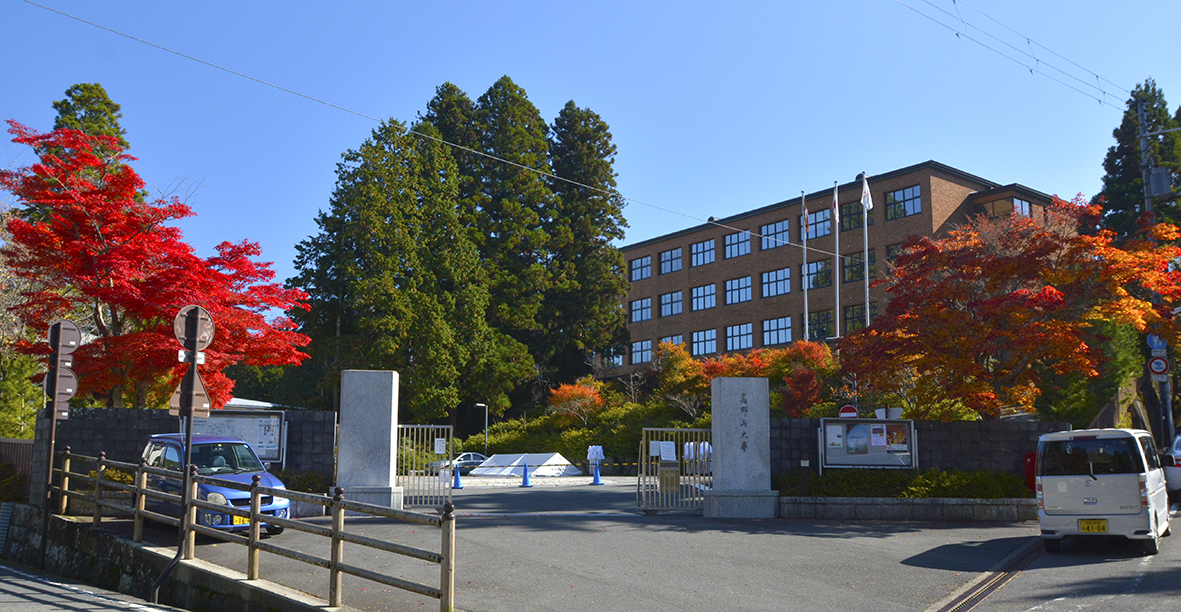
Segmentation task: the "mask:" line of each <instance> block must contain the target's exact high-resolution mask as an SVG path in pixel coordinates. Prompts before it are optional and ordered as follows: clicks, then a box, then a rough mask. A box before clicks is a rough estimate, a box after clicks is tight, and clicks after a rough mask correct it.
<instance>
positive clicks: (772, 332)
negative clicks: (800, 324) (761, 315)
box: [763, 315, 791, 346]
mask: <svg viewBox="0 0 1181 612" xmlns="http://www.w3.org/2000/svg"><path fill="white" fill-rule="evenodd" d="M784 321H786V322H787V324H786V325H785V326H784V325H782V323H783V322H784ZM771 323H776V324H778V325H776V326H775V327H772V326H771V325H770V324H771ZM775 337H784V339H783V341H782V342H775V341H772V340H773V338H775ZM782 344H791V315H787V316H785V317H777V318H774V319H763V346H779V345H782Z"/></svg>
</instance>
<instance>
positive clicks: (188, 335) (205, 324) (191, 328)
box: [172, 306, 214, 351]
mask: <svg viewBox="0 0 1181 612" xmlns="http://www.w3.org/2000/svg"><path fill="white" fill-rule="evenodd" d="M190 318H192V319H193V320H194V324H190V323H189V319H190ZM172 333H173V334H175V335H176V339H177V340H180V342H181V344H184V343H185V341H187V340H193V341H194V342H196V344H197V346H196V347H195V348H196V350H198V351H202V350H205V348H206V347H208V346H209V344H210V343H211V342H213V333H214V326H213V317H211V316H209V311H208V310H205V309H204V308H201V307H200V306H185V307H184V308H181V309H180V312H178V313H176V318H175V319H173V320H172ZM186 348H187V347H186Z"/></svg>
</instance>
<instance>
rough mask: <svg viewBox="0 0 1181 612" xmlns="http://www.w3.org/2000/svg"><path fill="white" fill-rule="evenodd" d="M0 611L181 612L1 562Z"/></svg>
mask: <svg viewBox="0 0 1181 612" xmlns="http://www.w3.org/2000/svg"><path fill="white" fill-rule="evenodd" d="M0 610H4V611H5V612H50V611H54V612H57V611H60V610H70V611H72V612H87V611H90V610H133V611H135V612H183V611H181V610H179V609H178V608H171V607H168V606H158V605H155V604H148V603H145V602H144V601H143V600H142V599H136V598H134V597H129V596H127V595H123V594H122V593H113V592H111V591H104V590H102V589H97V588H95V587H92V586H88V585H85V584H81V583H78V582H75V581H72V580H66V579H65V578H58V577H56V576H51V575H49V574H44V573H42V572H39V571H37V570H34V569H29V568H25V567H20V566H16V565H12V564H10V563H8V562H6V561H0Z"/></svg>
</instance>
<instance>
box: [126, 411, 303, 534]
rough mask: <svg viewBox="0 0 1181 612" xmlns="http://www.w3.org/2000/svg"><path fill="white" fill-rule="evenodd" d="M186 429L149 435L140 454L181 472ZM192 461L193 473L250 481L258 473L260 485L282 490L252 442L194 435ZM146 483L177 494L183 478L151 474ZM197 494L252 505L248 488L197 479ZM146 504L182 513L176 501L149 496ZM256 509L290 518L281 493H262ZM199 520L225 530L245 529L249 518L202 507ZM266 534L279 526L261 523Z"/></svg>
mask: <svg viewBox="0 0 1181 612" xmlns="http://www.w3.org/2000/svg"><path fill="white" fill-rule="evenodd" d="M184 441H185V437H184V434H156V435H154V436H150V437H148V444H147V446H146V447H144V452H143V458H144V459H146V460H147V462H148V466H149V467H155V468H163V469H169V470H176V471H180V469H181V462H182V461H183V458H184V451H183V448H184ZM193 465H196V466H197V474H199V475H202V476H211V477H213V478H221V479H225V480H232V481H234V482H240V483H242V484H246V485H249V484H250V483H252V482H253V481H254V475H255V474H258V475H259V476H261V477H262V478H261V480H260V481H259V484H260V485H261V486H264V487H271V488H276V489H285V488H286V487H285V486H284V485H283V483H282V482H281V481H280V480H279V479H278V478H275V477H274V476H273V475H271V474H270V473H269V472H267V470H266V467H265V466H263V463H262V461H259V459H258V455H256V454H255V453H254V449H252V448H250V445H249V444H247V443H245V442H243V441H242V440H239V439H238V438H228V437H223V436H206V435H197V434H194V435H193ZM148 488H151V489H155V490H157V491H163V492H165V493H172V494H174V495H180V489H181V483H180V481H178V480H175V479H172V478H164V477H163V476H156V475H154V474H149V475H148ZM197 498H198V499H201V500H205V501H208V502H210V503H214V504H224V505H227V506H233V507H235V508H242V509H245V510H249V509H250V492H249V491H240V490H238V489H231V488H228V487H219V486H215V485H207V484H204V483H198V485H197ZM145 503H146V506H147V508H148V509H149V510H151V511H153V512H158V513H160V514H167V515H169V516H180V506H179V505H177V504H173V503H169V502H165V501H162V500H159V499H154V498H152V497H148V498H147V500H146V502H145ZM260 512H261V513H262V514H265V515H269V516H275V517H278V518H288V517H289V516H290V512H291V500H289V499H287V498H285V497H273V496H270V495H264V496H263V497H262V507H261V510H260ZM197 522H198V523H200V524H201V525H204V526H206V527H213V528H215V529H225V530H227V531H232V530H238V529H247V528H249V527H250V521H249V520H248V519H246V518H244V517H240V516H234V515H232V514H223V513H221V512H217V511H214V510H207V509H205V508H198V509H197ZM263 525H264V526H265V527H266V530H267V533H268V534H270V535H279V534H280V533H282V532H283V528H282V527H280V526H278V525H269V524H266V523H263Z"/></svg>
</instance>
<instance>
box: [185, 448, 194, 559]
mask: <svg viewBox="0 0 1181 612" xmlns="http://www.w3.org/2000/svg"><path fill="white" fill-rule="evenodd" d="M196 475H197V466H195V465H190V466H189V483H190V484H189V505H188V506H186V507H185V508H184V512H183V517H182V518H181V523H182V524H183V525H184V535H185V560H186V561H188V560H191V559H193V558H194V557H195V556H196V554H195V553H196V548H197V532H196V531H193V524H194V523H196V522H197V506H194V505H193V500H194V499H197V481H196V480H193V477H194V476H196ZM181 482H184V481H181Z"/></svg>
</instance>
